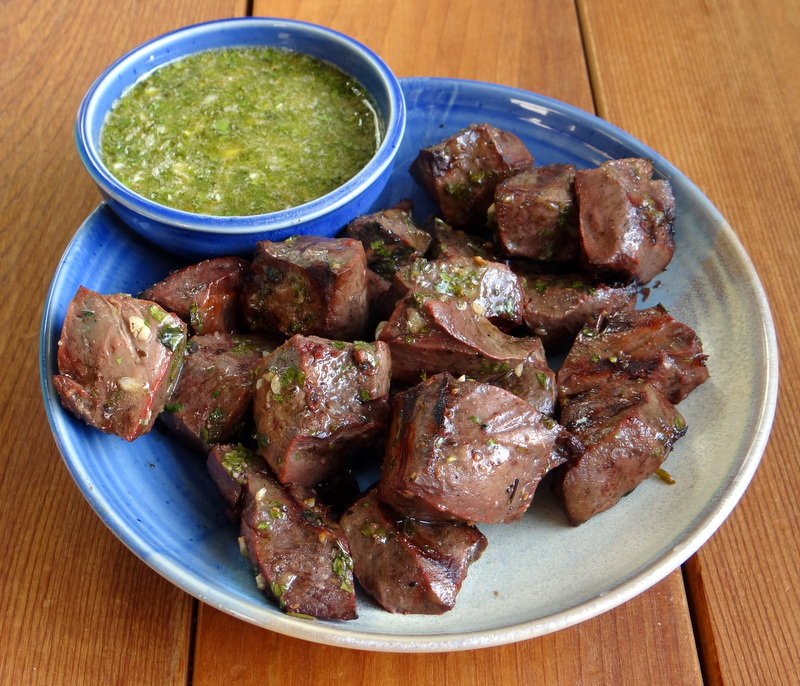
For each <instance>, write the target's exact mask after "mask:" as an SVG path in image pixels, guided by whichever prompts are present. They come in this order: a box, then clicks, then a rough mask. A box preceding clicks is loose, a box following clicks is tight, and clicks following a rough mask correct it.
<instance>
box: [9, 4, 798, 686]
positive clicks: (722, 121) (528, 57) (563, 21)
mask: <svg viewBox="0 0 800 686" xmlns="http://www.w3.org/2000/svg"><path fill="white" fill-rule="evenodd" d="M252 5H253V12H254V13H255V14H259V15H272V16H282V17H287V18H298V19H304V20H308V21H312V22H316V23H320V24H324V25H328V26H331V27H333V28H335V29H338V30H341V31H344V32H346V33H349V34H350V35H352V36H354V37H356V38H357V39H359V40H361V41H362V42H364V43H365V44H367V45H368V46H369V47H371V48H372V49H373V50H375V51H376V52H378V53H379V54H380V55H381V56H382V57H383V58H384V59H385V60H386V61H387V62H388V64H389V65H390V66H391V67H392V68H393V69H394V70H395V71H396V73H397V74H398V75H400V76H414V75H424V76H447V77H456V78H466V79H477V80H482V81H493V82H497V83H501V84H505V85H510V86H516V87H520V88H524V89H527V90H530V91H534V92H538V93H542V94H544V95H547V96H550V97H554V98H557V99H559V100H563V101H566V102H568V103H571V104H573V105H576V106H578V107H581V108H582V109H585V110H588V111H593V109H594V107H595V105H596V106H597V111H598V113H599V114H600V115H601V116H603V117H605V118H607V119H608V120H610V121H612V122H613V123H615V124H617V125H619V126H621V127H622V128H624V129H626V130H627V131H629V132H630V133H631V134H633V135H634V136H636V137H637V138H639V139H641V140H643V141H644V142H645V143H647V144H648V145H650V146H651V147H653V148H655V149H656V150H658V151H659V152H661V153H663V154H664V155H665V156H666V157H667V158H668V159H670V160H671V161H672V162H673V163H675V164H676V165H677V166H678V167H679V168H681V169H682V170H683V171H684V172H685V173H687V174H688V175H689V176H690V178H692V179H693V180H694V181H695V182H696V183H697V184H698V186H699V187H700V188H701V189H702V190H703V191H704V192H705V193H706V194H707V195H708V196H709V197H710V198H711V200H712V201H713V202H714V203H715V204H716V205H717V207H718V208H719V209H720V210H721V211H722V213H723V214H724V215H725V216H726V217H727V219H728V220H729V221H730V223H731V225H732V226H733V228H734V230H735V231H736V233H737V234H738V236H739V237H740V238H741V240H742V243H743V244H744V246H745V247H746V248H747V250H748V252H749V253H750V255H751V256H752V258H753V262H754V264H755V266H756V268H757V270H758V272H759V274H760V276H761V278H762V280H763V282H764V286H765V289H766V291H767V293H768V296H769V298H770V301H771V304H772V307H773V312H774V316H775V322H776V327H777V330H778V335H779V341H780V344H781V367H782V375H781V378H782V381H781V398H780V402H779V408H778V415H777V418H776V422H775V429H774V432H773V437H772V440H771V443H770V445H769V447H768V450H767V452H766V455H765V457H764V461H763V464H762V466H761V468H760V469H759V471H758V473H757V474H756V476H755V478H754V480H753V483H752V485H751V487H750V488H749V490H748V491H747V493H746V494H745V496H744V498H743V499H742V502H741V504H740V506H739V507H737V509H736V510H735V511H734V513H733V514H732V515H731V517H730V518H729V520H728V521H727V522H726V523H725V524H724V525H723V526H722V528H721V529H720V530H719V532H718V533H717V534H715V536H714V537H712V539H711V541H709V543H707V544H706V545H705V546H704V547H703V548H702V549H701V550H700V552H699V553H698V554H697V555H696V556H695V557H694V558H692V559H691V560H690V561H689V562H688V563H687V564H686V566H685V569H684V575H685V578H686V580H687V582H688V591H689V593H688V599H687V589H686V588H685V587H684V575H682V573H681V572H680V571H676V572H674V573H673V574H671V575H669V576H668V577H667V578H666V579H665V580H663V581H662V582H661V583H659V584H657V585H656V586H655V587H653V588H652V589H650V590H649V591H647V592H645V593H643V594H642V595H640V596H638V597H637V598H635V599H634V600H632V601H630V602H628V603H626V604H625V605H623V606H621V607H619V608H617V609H615V610H612V611H610V612H608V613H606V614H604V615H602V616H600V617H597V618H595V619H592V620H590V621H587V622H585V623H583V624H581V625H579V626H576V627H572V628H570V629H566V630H564V631H560V632H558V633H555V634H552V635H549V636H544V637H541V638H538V639H534V640H530V641H525V642H521V643H518V644H514V645H510V646H503V647H498V648H490V649H485V650H477V651H467V652H456V653H449V654H445V655H435V654H432V655H426V654H422V655H411V654H400V655H391V654H383V653H370V652H364V651H355V650H345V649H340V648H332V647H328V646H321V645H316V644H311V643H307V642H303V641H299V640H296V639H291V638H288V637H285V636H281V635H278V634H275V633H273V632H269V631H266V630H263V629H260V628H258V627H254V626H251V625H249V624H245V623H244V622H241V621H239V620H237V619H235V618H233V617H231V616H229V615H226V614H223V613H221V612H219V611H216V610H214V609H212V608H210V607H208V606H204V605H201V604H198V603H197V601H195V600H193V599H192V598H190V597H189V596H188V595H186V594H185V593H183V592H182V591H180V590H178V589H177V588H175V587H174V586H172V585H171V584H169V583H168V582H166V581H165V580H163V579H162V578H161V577H159V576H158V575H157V574H155V573H154V572H153V571H151V570H150V569H149V568H148V567H146V566H145V565H144V564H143V563H142V562H140V561H139V560H138V559H136V558H135V557H134V556H133V555H132V554H131V553H130V552H129V551H128V550H127V549H125V548H124V546H123V545H122V544H121V543H120V542H119V541H118V540H117V539H116V538H115V537H114V536H113V535H112V534H111V533H110V532H109V531H108V530H107V529H106V527H105V526H104V525H103V524H102V522H101V521H100V519H99V518H98V517H97V515H96V514H95V513H94V512H93V511H92V510H91V508H90V506H89V505H88V504H87V503H86V502H85V501H84V499H83V498H82V496H81V495H80V494H79V492H78V490H77V488H76V487H75V486H74V484H73V483H72V481H71V479H70V476H69V474H68V473H67V470H66V469H65V468H64V466H63V464H62V462H61V460H60V458H59V456H58V453H57V450H56V448H55V446H54V444H53V440H52V437H51V435H50V431H49V428H48V426H47V421H46V417H45V415H44V411H43V408H42V401H41V392H40V389H39V381H38V364H37V352H38V335H39V332H38V328H39V322H40V319H41V314H42V304H43V302H44V299H45V294H46V290H47V286H48V283H49V280H50V278H51V276H52V274H53V271H54V269H55V267H56V265H57V262H58V259H59V257H60V256H61V254H62V252H63V250H64V247H65V246H66V244H67V242H68V241H69V239H70V237H71V236H72V234H73V232H74V231H75V229H76V228H77V227H78V226H79V225H80V223H81V222H82V221H83V219H84V218H85V217H86V215H87V214H88V213H89V212H90V211H91V210H92V209H93V208H94V207H95V206H96V205H97V203H98V201H99V196H98V194H97V191H96V190H95V188H94V186H93V185H92V183H91V181H90V179H89V178H88V176H87V175H86V173H85V172H84V170H83V169H82V167H81V164H80V162H79V160H78V157H77V154H76V152H75V146H74V142H73V133H72V127H73V121H74V116H75V112H76V110H77V107H78V103H79V101H80V98H81V97H82V95H83V93H84V91H85V90H86V88H87V87H88V86H89V84H90V83H91V82H92V80H93V79H94V78H95V77H96V76H97V74H99V73H100V71H101V70H102V69H103V68H104V67H105V66H106V65H107V64H109V63H110V62H111V61H112V60H113V59H115V58H116V57H118V56H119V55H121V54H122V53H123V52H125V51H126V50H127V49H129V48H131V47H133V46H134V45H136V44H138V43H140V42H141V41H143V40H146V39H148V38H151V37H153V36H155V35H157V34H159V33H162V32H164V31H167V30H170V29H173V28H177V27H179V26H182V25H186V24H190V23H194V22H197V21H203V20H207V19H212V18H217V17H224V16H236V15H242V14H244V13H245V12H246V10H247V7H248V2H247V1H246V0H195V1H194V2H191V3H188V2H179V1H178V0H150V1H149V2H146V3H124V2H122V3H121V2H111V1H110V0H84V2H81V3H74V2H72V3H70V2H67V0H54V1H53V2H50V3H20V2H16V3H12V2H3V3H2V12H0V64H2V67H3V68H2V70H0V121H2V122H3V124H2V126H0V155H2V157H0V159H2V160H3V163H2V164H0V218H2V227H0V228H2V230H0V259H1V260H2V269H0V283H1V284H2V288H3V295H4V303H3V307H2V308H0V355H2V358H0V359H2V360H3V363H4V364H3V368H4V369H3V371H4V373H3V375H2V378H0V389H2V395H1V396H0V398H2V403H1V404H0V436H1V437H2V439H3V446H4V458H3V459H4V463H3V469H0V524H1V525H0V551H1V554H2V556H3V558H2V562H3V564H2V565H0V570H1V571H0V619H2V627H1V628H0V636H2V641H1V642H2V649H1V650H0V683H3V684H6V683H8V684H15V685H16V684H39V683H42V684H62V683H63V684H83V683H86V684H98V683H102V684H106V683H109V684H189V683H192V684H197V685H205V684H219V683H223V684H224V683H228V682H235V683H242V684H248V683H253V684H255V683H259V684H281V686H286V685H291V684H304V685H305V684H308V683H317V682H319V681H320V680H321V679H324V680H325V681H328V680H334V679H335V680H337V681H340V682H352V683H354V684H367V683H379V684H389V685H391V684H399V683H403V684H428V683H443V684H461V683H480V684H509V683H529V684H570V685H574V684H587V685H588V684H591V685H594V684H598V683H613V684H636V685H638V684H665V685H667V684H669V685H673V684H679V685H680V684H700V683H701V682H703V681H705V682H706V683H710V684H714V685H717V684H725V685H732V684H748V685H749V684H787V683H792V682H793V680H796V677H797V674H798V673H800V658H799V657H798V652H797V649H796V646H797V645H798V644H800V596H799V592H798V586H797V584H796V583H795V577H796V573H797V569H798V568H800V551H799V550H798V545H797V541H798V540H800V516H799V513H800V504H799V502H800V499H798V496H797V495H796V489H795V487H794V484H795V483H797V482H798V479H800V466H799V465H798V461H797V459H796V456H795V446H796V445H797V444H798V438H800V436H799V435H798V433H800V431H799V430H798V426H797V422H796V421H794V408H795V407H796V406H797V405H798V404H799V403H800V389H799V388H798V378H800V374H798V372H800V369H799V368H798V367H799V366H800V360H799V359H798V358H799V357H800V350H799V349H798V345H797V343H796V341H797V340H798V334H800V331H798V329H800V325H799V324H798V319H797V318H796V317H795V316H794V311H795V305H794V302H793V299H794V294H795V293H796V292H797V291H798V286H800V283H799V282H800V277H798V274H797V269H796V266H795V265H796V263H797V258H798V252H800V239H798V221H797V219H796V210H795V206H796V204H797V200H796V199H797V198H798V197H800V166H799V165H798V164H797V160H798V159H800V149H799V148H798V140H797V137H796V136H797V131H800V90H798V89H799V88H800V81H799V80H798V79H797V65H798V64H800V40H799V38H800V13H799V12H797V9H798V7H797V2H796V0H759V2H757V3H753V2H748V1H747V0H728V2H726V3H714V2H711V1H710V0H651V1H650V2H646V3H645V2H642V1H641V0H640V1H639V2H632V3H625V8H624V10H623V9H622V8H621V6H620V4H619V3H613V4H612V3H609V2H607V1H606V0H574V1H573V0H547V1H546V2H530V1H529V0H502V1H498V2H491V3H489V2H479V1H477V0H426V1H424V2H423V1H422V0H403V2H395V1H393V0H348V1H345V0H324V1H323V0H276V1H272V0H269V1H268V0H254V1H253V3H252ZM689 602H691V614H690V606H689ZM195 611H197V618H196V619H197V628H196V635H195V633H194V631H193V621H194V618H195V617H194V615H195ZM692 615H693V616H694V618H695V620H696V627H697V631H698V635H699V638H700V646H699V648H700V653H699V656H698V646H697V645H696V644H695V639H694V634H693V626H692ZM700 658H702V665H701V662H700ZM701 667H702V672H703V673H702V674H701Z"/></svg>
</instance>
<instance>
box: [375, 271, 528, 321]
mask: <svg viewBox="0 0 800 686" xmlns="http://www.w3.org/2000/svg"><path fill="white" fill-rule="evenodd" d="M412 289H416V290H427V291H431V292H433V293H436V294H438V295H441V296H447V297H448V298H452V299H454V300H456V301H459V302H462V303H465V304H466V305H467V306H468V307H469V309H471V310H472V312H474V313H476V314H480V315H483V316H484V317H486V318H487V319H488V320H489V321H490V322H492V324H494V325H495V326H497V327H499V328H501V329H503V330H505V331H507V330H509V329H512V328H514V327H515V326H518V325H519V324H521V323H522V302H523V298H524V296H523V292H522V286H521V285H520V283H519V278H518V277H517V275H516V274H514V272H512V271H511V269H509V268H508V267H507V266H506V265H504V264H501V263H500V262H489V261H487V260H484V259H483V258H480V257H452V258H450V259H447V260H426V259H424V258H420V259H417V260H414V261H413V262H412V263H411V264H409V265H406V266H404V267H401V268H400V269H399V270H398V271H397V273H396V274H395V276H394V280H393V281H392V288H391V290H390V291H389V294H388V297H389V299H390V300H391V301H392V302H395V303H396V302H399V300H400V299H401V298H403V297H404V296H405V295H406V293H408V291H410V290H412Z"/></svg>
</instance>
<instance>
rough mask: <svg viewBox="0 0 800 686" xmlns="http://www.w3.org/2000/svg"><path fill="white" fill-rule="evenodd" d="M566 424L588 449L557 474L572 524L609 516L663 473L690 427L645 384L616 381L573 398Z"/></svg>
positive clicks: (565, 414)
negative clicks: (608, 512) (644, 483)
mask: <svg viewBox="0 0 800 686" xmlns="http://www.w3.org/2000/svg"><path fill="white" fill-rule="evenodd" d="M562 422H563V423H564V426H565V428H567V429H568V430H570V431H572V432H573V433H574V434H575V435H576V436H577V437H578V438H579V439H580V441H581V442H582V443H583V444H584V446H585V451H584V452H583V454H582V455H581V456H580V457H578V458H577V459H576V460H573V461H571V462H570V463H568V464H565V465H562V466H561V467H559V468H558V470H557V471H556V473H555V479H556V480H555V486H556V491H557V493H558V494H559V497H560V499H561V502H562V504H563V507H564V510H565V512H566V514H567V517H568V519H569V521H570V522H571V523H572V524H576V525H577V524H581V523H582V522H585V521H586V520H587V519H589V518H590V517H593V516H594V515H596V514H598V513H600V512H604V511H605V510H608V509H609V508H610V507H612V506H613V505H615V504H616V503H617V502H618V501H619V499H620V498H622V496H624V495H625V494H627V493H629V492H631V491H632V490H633V489H634V488H636V486H638V485H639V484H640V483H641V482H642V481H644V480H645V479H646V478H647V477H649V476H652V475H653V474H655V473H656V471H657V470H658V469H659V468H660V467H661V464H662V463H663V462H664V460H665V459H666V457H667V455H668V454H669V452H670V450H671V449H672V445H673V444H674V443H675V441H677V440H678V439H679V438H680V437H681V436H683V434H684V433H685V432H686V422H685V421H684V419H683V417H682V416H681V414H680V413H679V412H678V411H677V410H676V409H675V406H674V405H673V404H672V403H670V402H669V401H668V400H667V399H666V398H665V397H664V395H663V394H662V393H661V392H660V391H658V390H657V389H656V388H655V387H654V386H652V385H651V384H649V383H647V382H646V381H644V380H643V379H637V380H633V381H631V380H627V379H617V380H613V381H611V382H609V383H606V384H602V385H600V386H598V387H597V388H595V389H592V390H590V391H586V392H584V393H580V394H579V395H577V396H575V397H574V398H571V399H570V401H569V403H567V404H566V405H565V407H564V410H563V413H562Z"/></svg>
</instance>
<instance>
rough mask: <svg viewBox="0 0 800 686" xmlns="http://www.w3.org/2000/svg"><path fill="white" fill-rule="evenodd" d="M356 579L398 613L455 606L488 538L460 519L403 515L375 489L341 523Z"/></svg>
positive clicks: (431, 611) (428, 611)
mask: <svg viewBox="0 0 800 686" xmlns="http://www.w3.org/2000/svg"><path fill="white" fill-rule="evenodd" d="M340 524H341V526H342V528H343V529H344V531H345V533H346V534H347V538H348V541H349V542H350V549H351V552H352V556H353V568H354V571H355V576H356V579H358V582H359V583H360V584H361V586H362V587H363V588H364V590H365V591H366V592H367V593H368V594H369V595H370V596H372V598H374V599H375V600H376V601H377V602H378V603H379V604H380V605H381V606H382V607H383V608H384V609H386V610H388V611H389V612H395V613H400V614H434V615H438V614H442V613H443V612H447V611H448V610H451V609H452V608H453V606H454V605H455V602H456V597H457V596H458V592H459V591H460V590H461V585H462V584H463V582H464V579H465V578H466V576H467V570H468V568H469V565H470V564H472V562H474V561H475V560H477V559H478V558H479V557H480V556H481V554H482V553H483V551H484V550H485V549H486V537H485V536H484V535H483V534H482V533H481V532H480V531H478V529H477V528H475V527H474V526H470V525H467V524H464V523H458V522H438V523H433V522H422V521H419V520H413V519H410V518H408V517H403V516H401V515H399V514H398V513H397V512H395V511H394V510H392V509H391V508H390V507H388V506H387V505H384V504H383V503H381V502H380V501H379V500H378V497H377V491H376V489H371V490H370V491H368V492H367V493H366V494H365V495H364V496H363V497H362V498H360V499H359V500H358V501H357V502H356V503H355V504H354V505H352V507H350V508H348V509H347V511H346V512H345V513H344V515H343V516H342V519H341V521H340Z"/></svg>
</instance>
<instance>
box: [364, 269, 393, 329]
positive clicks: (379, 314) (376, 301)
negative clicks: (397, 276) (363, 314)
mask: <svg viewBox="0 0 800 686" xmlns="http://www.w3.org/2000/svg"><path fill="white" fill-rule="evenodd" d="M391 287H392V282H391V281H387V280H386V279H384V278H383V277H382V276H380V275H378V274H376V273H375V272H374V271H372V270H371V269H367V303H368V306H367V310H368V312H369V318H368V321H369V325H370V326H371V327H373V328H374V327H375V326H377V325H378V323H379V322H382V321H385V320H386V319H388V318H389V315H391V314H392V309H393V308H394V302H393V301H392V300H391V299H390V297H389V295H388V294H389V290H390V289H391Z"/></svg>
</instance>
